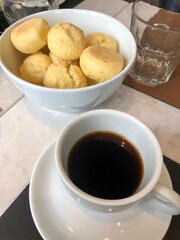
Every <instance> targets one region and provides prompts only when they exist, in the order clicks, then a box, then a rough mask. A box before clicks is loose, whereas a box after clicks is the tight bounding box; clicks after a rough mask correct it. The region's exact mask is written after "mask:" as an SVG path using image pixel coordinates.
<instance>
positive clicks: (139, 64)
mask: <svg viewBox="0 0 180 240" xmlns="http://www.w3.org/2000/svg"><path fill="white" fill-rule="evenodd" d="M170 3H171V4H170V5H169V4H168V0H146V1H142V0H136V1H135V2H134V3H133V5H132V18H131V26H130V30H131V32H132V34H133V35H134V38H135V40H136V44H137V55H136V59H135V62H134V64H133V66H132V68H131V70H130V76H131V77H132V78H133V79H134V80H135V81H136V82H138V83H142V84H145V85H148V86H157V85H159V84H162V83H165V82H167V81H168V80H169V79H170V77H171V76H172V74H173V72H174V70H175V69H176V67H177V65H178V63H179V62H180V14H179V13H178V12H175V11H179V7H180V1H179V0H171V2H170ZM162 7H166V8H168V7H169V8H168V9H164V8H162Z"/></svg>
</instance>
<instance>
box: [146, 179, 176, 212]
mask: <svg viewBox="0 0 180 240" xmlns="http://www.w3.org/2000/svg"><path fill="white" fill-rule="evenodd" d="M145 202H146V203H148V205H149V206H151V207H153V208H155V209H158V210H160V211H161V212H164V213H167V214H170V215H179V214H180V195H179V194H178V193H177V192H175V191H174V190H173V189H171V188H169V187H167V186H165V185H164V184H162V183H157V185H156V186H155V188H154V189H153V191H152V192H151V193H150V194H149V195H148V196H147V198H146V199H145Z"/></svg>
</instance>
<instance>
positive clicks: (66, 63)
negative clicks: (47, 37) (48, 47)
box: [49, 52, 79, 67]
mask: <svg viewBox="0 0 180 240" xmlns="http://www.w3.org/2000/svg"><path fill="white" fill-rule="evenodd" d="M49 57H50V59H51V61H52V62H53V63H61V64H63V65H64V66H65V67H68V66H70V65H79V59H77V60H63V59H61V58H59V57H57V56H56V55H54V54H53V53H51V52H50V53H49Z"/></svg>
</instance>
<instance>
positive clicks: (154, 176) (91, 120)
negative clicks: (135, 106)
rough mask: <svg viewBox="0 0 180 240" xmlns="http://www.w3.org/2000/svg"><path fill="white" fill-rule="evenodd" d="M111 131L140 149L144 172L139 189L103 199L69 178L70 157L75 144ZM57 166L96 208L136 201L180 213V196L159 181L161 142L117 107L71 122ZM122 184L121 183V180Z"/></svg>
mask: <svg viewBox="0 0 180 240" xmlns="http://www.w3.org/2000/svg"><path fill="white" fill-rule="evenodd" d="M96 131H110V132H114V133H116V134H119V135H121V136H124V137H125V138H126V139H128V140H129V141H130V142H131V143H132V144H133V145H134V146H135V147H136V148H137V149H138V151H139V153H140V155H141V157H142V160H143V165H144V175H143V179H142V181H141V184H140V187H139V188H138V190H137V191H136V192H135V193H134V194H133V195H131V196H129V197H126V198H122V199H115V200H111V199H110V200H109V199H102V198H98V197H94V196H92V195H90V194H88V193H85V192H84V191H82V190H81V189H79V188H78V187H77V186H76V185H75V184H74V183H73V182H72V181H71V180H70V177H69V173H68V170H67V160H68V156H69V153H70V150H71V149H72V147H73V145H74V144H75V143H76V142H77V141H78V140H79V139H80V138H81V137H82V136H85V135H87V134H88V133H92V132H96ZM55 161H56V167H57V170H58V172H59V176H60V178H61V180H62V182H63V183H64V185H65V187H66V189H67V191H68V192H69V194H70V195H71V196H73V197H74V198H75V199H76V200H77V201H78V202H81V203H82V204H83V205H85V206H86V207H89V208H91V209H93V210H95V211H101V212H116V211H122V210H125V209H127V208H130V207H132V206H133V205H135V204H140V205H143V207H144V206H146V204H147V205H148V206H149V205H150V206H151V207H154V208H156V209H159V210H160V211H163V212H165V213H167V214H170V215H178V214H180V196H179V194H178V193H176V192H175V191H174V190H172V189H170V188H168V187H167V186H164V185H162V184H161V183H159V182H158V180H159V178H160V175H161V171H162V166H163V156H162V152H161V148H160V145H159V143H158V141H157V139H156V137H155V136H154V134H153V133H152V132H151V130H150V129H149V128H147V127H146V126H145V125H144V124H143V123H142V122H140V121H139V120H137V119H136V118H134V117H132V116H131V115H129V114H126V113H123V112H120V111H116V110H107V109H101V110H92V111H89V112H86V113H82V114H80V115H79V116H77V117H75V118H74V119H73V120H72V121H70V122H69V123H68V124H67V125H66V126H65V127H64V128H63V130H62V131H61V133H60V135H59V136H58V139H57V143H56V149H55ZM119 184H121V183H119Z"/></svg>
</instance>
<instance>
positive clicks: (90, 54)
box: [80, 46, 124, 82]
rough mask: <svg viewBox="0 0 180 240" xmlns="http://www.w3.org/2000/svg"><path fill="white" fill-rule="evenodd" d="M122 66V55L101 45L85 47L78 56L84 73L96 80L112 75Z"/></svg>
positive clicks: (102, 79)
mask: <svg viewBox="0 0 180 240" xmlns="http://www.w3.org/2000/svg"><path fill="white" fill-rule="evenodd" d="M123 66H124V63H123V57H122V56H121V55H120V54H119V53H117V52H115V51H112V50H110V49H107V48H105V47H102V46H90V47H87V48H86V49H85V50H84V51H83V53H82V54H81V57H80V67H81V69H82V71H83V72H84V74H85V75H86V76H87V77H89V78H91V79H94V80H96V81H97V82H104V81H106V80H108V79H110V78H112V77H114V76H115V75H117V74H118V73H119V72H121V70H122V69H123Z"/></svg>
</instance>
